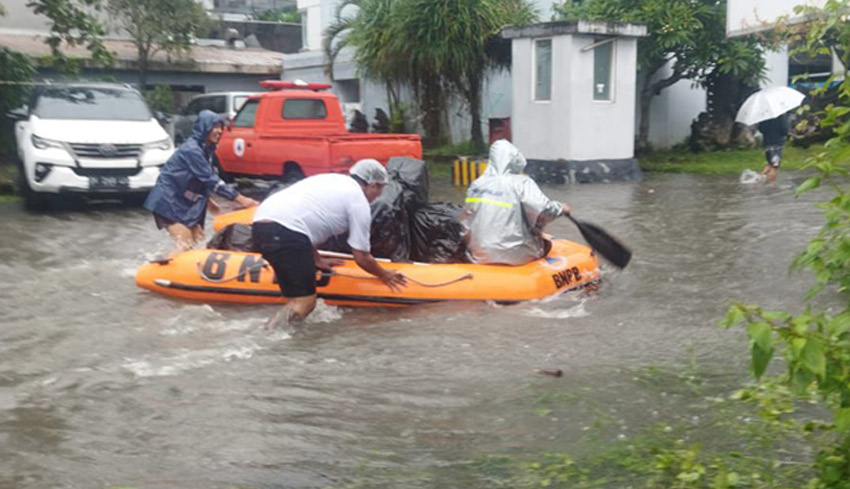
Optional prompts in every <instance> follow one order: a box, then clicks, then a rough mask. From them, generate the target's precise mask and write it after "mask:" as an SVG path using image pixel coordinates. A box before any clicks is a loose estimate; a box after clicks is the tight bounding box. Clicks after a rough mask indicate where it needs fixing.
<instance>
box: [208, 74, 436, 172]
mask: <svg viewBox="0 0 850 489" xmlns="http://www.w3.org/2000/svg"><path fill="white" fill-rule="evenodd" d="M260 86H262V87H265V88H270V89H272V90H273V91H270V92H266V93H262V94H258V95H254V96H251V97H249V99H248V101H247V102H245V104H244V105H243V106H242V109H241V110H240V111H239V112H238V113H237V114H236V116H235V117H234V118H233V120H232V121H231V122H230V124H228V126H227V128H226V129H225V131H224V134H223V135H222V137H221V140H220V141H219V143H218V148H217V150H216V157H217V161H218V163H217V164H218V166H219V172H220V174H221V177H222V178H223V179H224V180H229V179H232V177H234V176H237V175H248V176H255V177H264V178H275V179H282V180H284V181H287V180H294V179H298V178H303V177H304V176H310V175H315V174H318V173H343V172H347V171H348V169H349V168H350V167H351V165H353V164H354V163H355V162H357V161H358V160H360V159H363V158H374V159H376V160H378V161H380V162H381V163H383V164H386V163H387V160H389V159H390V158H391V157H393V156H407V157H410V158H416V159H422V142H421V138H420V137H419V136H418V135H416V134H353V133H349V132H348V130H347V129H346V127H345V118H344V117H343V114H342V110H341V108H340V103H339V99H338V98H337V97H336V95H334V94H333V93H330V92H326V91H324V90H326V89H328V88H330V85H328V84H319V83H303V82H301V83H299V82H285V81H278V80H269V81H264V82H260Z"/></svg>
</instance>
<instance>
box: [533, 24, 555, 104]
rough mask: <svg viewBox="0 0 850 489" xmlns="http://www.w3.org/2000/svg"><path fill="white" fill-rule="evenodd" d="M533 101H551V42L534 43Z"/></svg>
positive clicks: (545, 40)
mask: <svg viewBox="0 0 850 489" xmlns="http://www.w3.org/2000/svg"><path fill="white" fill-rule="evenodd" d="M534 100H552V40H551V39H541V40H539V41H535V42H534Z"/></svg>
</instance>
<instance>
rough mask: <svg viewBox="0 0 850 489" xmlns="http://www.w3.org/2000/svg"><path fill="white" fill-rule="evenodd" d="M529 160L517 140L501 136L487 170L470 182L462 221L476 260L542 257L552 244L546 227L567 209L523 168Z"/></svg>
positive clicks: (516, 262)
mask: <svg viewBox="0 0 850 489" xmlns="http://www.w3.org/2000/svg"><path fill="white" fill-rule="evenodd" d="M526 164H527V163H526V160H525V157H524V156H523V155H522V153H520V151H519V149H517V147H516V146H514V145H513V144H511V143H509V142H508V141H505V140H503V139H502V140H499V141H496V142H495V143H493V145H492V146H491V147H490V159H489V162H488V165H487V170H485V171H484V174H483V175H482V176H481V177H480V178H478V179H477V180H475V181H474V182H472V185H470V187H469V190H468V191H467V193H466V205H465V206H464V210H463V212H462V213H461V223H462V224H463V225H464V227H465V232H466V240H467V248H468V255H469V258H470V260H472V261H473V262H474V263H501V264H505V265H522V264H524V263H528V262H530V261H533V260H536V259H538V258H541V257H542V255H543V253H544V251H545V249H546V247H545V242H544V240H543V237H542V236H541V231H542V229H543V227H544V226H545V225H546V224H547V223H548V222H549V221H551V220H552V219H554V218H555V217H558V216H560V215H561V213H562V212H563V211H562V207H561V204H560V203H559V202H555V201H553V200H550V199H549V198H548V197H546V195H544V194H543V192H542V191H541V190H540V188H539V187H538V186H537V184H536V183H534V180H532V179H531V178H530V177H528V176H527V175H522V174H521V173H522V171H523V170H524V169H525V166H526Z"/></svg>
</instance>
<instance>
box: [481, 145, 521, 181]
mask: <svg viewBox="0 0 850 489" xmlns="http://www.w3.org/2000/svg"><path fill="white" fill-rule="evenodd" d="M527 164H528V162H526V161H525V156H523V155H522V153H520V152H519V149H518V148H517V147H516V146H514V145H513V144H511V143H509V142H508V141H506V140H504V139H500V140H498V141H496V142H495V143H493V145H492V146H490V159H489V161H488V165H487V170H485V171H484V175H483V176H488V175H489V176H495V175H520V174H521V173H522V172H523V170H525V166H526V165H527Z"/></svg>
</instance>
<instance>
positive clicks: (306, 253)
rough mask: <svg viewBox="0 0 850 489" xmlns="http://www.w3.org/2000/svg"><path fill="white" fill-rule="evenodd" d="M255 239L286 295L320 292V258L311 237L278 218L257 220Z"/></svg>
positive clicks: (254, 226) (306, 294)
mask: <svg viewBox="0 0 850 489" xmlns="http://www.w3.org/2000/svg"><path fill="white" fill-rule="evenodd" d="M251 239H252V240H253V242H254V247H255V248H256V249H257V250H258V251H259V252H260V254H262V255H263V258H264V259H265V260H266V261H267V262H269V264H271V266H272V270H274V274H275V277H277V282H278V285H279V286H280V291H281V292H282V293H283V296H284V297H304V296H308V295H313V294H315V293H316V258H315V256H314V255H313V245H312V243H310V238H308V237H307V236H305V235H303V234H301V233H298V232H295V231H293V230H291V229H287V228H285V227H283V226H281V225H280V224H278V223H276V222H255V223H254V225H253V226H252V230H251Z"/></svg>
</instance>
